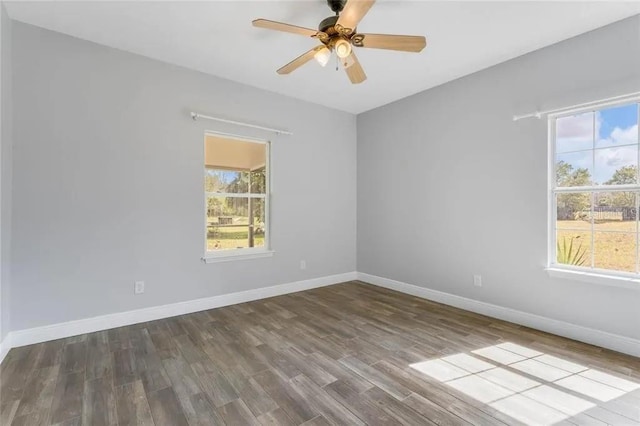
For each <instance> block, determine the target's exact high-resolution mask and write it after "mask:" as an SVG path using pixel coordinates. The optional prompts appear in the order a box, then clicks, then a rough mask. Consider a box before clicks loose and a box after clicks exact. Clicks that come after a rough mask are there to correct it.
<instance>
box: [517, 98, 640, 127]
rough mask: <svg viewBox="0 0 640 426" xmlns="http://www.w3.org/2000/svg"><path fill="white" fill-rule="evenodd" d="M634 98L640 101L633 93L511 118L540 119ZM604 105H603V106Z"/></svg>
mask: <svg viewBox="0 0 640 426" xmlns="http://www.w3.org/2000/svg"><path fill="white" fill-rule="evenodd" d="M635 98H639V99H640V92H633V93H628V94H626V95H620V96H613V97H611V98H607V99H602V100H599V101H592V102H585V103H583V104H577V105H571V106H568V107H563V108H556V109H548V110H546V111H536V112H531V113H529V114H522V115H514V116H513V121H519V120H523V119H525V118H542V117H543V116H545V115H549V114H557V113H562V112H572V111H574V110H580V109H583V108H588V107H590V106H596V105H597V106H605V105H606V104H607V103H611V104H613V103H617V102H620V101H624V100H626V99H628V100H634V99H635ZM603 104H605V105H603Z"/></svg>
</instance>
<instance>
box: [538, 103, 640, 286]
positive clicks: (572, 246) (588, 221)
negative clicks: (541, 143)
mask: <svg viewBox="0 0 640 426" xmlns="http://www.w3.org/2000/svg"><path fill="white" fill-rule="evenodd" d="M639 116H640V104H639V103H638V101H634V102H627V103H624V104H620V105H614V106H603V107H601V108H598V107H595V108H591V109H590V110H589V111H581V112H578V113H574V114H571V115H559V116H555V117H550V118H549V126H550V137H551V150H550V154H551V155H552V164H553V167H551V170H550V171H551V173H552V176H551V177H550V185H551V188H550V208H551V210H550V216H551V221H550V236H549V239H550V244H549V264H550V266H552V267H561V268H567V269H577V270H587V271H588V270H593V271H597V272H598V273H602V272H606V273H609V274H614V275H625V276H628V275H633V276H638V275H640V252H639V249H640V247H639V246H640V244H639V240H640V230H639V226H638V207H639V204H640V177H639V174H638V166H639V158H640V150H639V140H640V138H639V137H638V122H639V121H640V119H639Z"/></svg>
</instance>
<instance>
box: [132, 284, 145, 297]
mask: <svg viewBox="0 0 640 426" xmlns="http://www.w3.org/2000/svg"><path fill="white" fill-rule="evenodd" d="M142 293H144V281H136V282H135V284H134V285H133V294H142Z"/></svg>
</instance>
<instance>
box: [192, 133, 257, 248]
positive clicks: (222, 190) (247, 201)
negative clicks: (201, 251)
mask: <svg viewBox="0 0 640 426" xmlns="http://www.w3.org/2000/svg"><path fill="white" fill-rule="evenodd" d="M268 163H269V143H268V142H265V141H255V140H244V139H237V138H235V137H229V136H226V135H217V134H209V133H208V134H207V135H206V136H205V167H204V191H205V252H206V253H207V255H213V256H218V255H231V254H234V255H235V254H244V253H250V252H259V251H265V250H267V249H268V248H269V240H268V236H269V226H268V225H269V220H268V214H269V188H268V186H269V164H268Z"/></svg>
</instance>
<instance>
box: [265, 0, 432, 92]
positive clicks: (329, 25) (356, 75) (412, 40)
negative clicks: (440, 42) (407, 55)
mask: <svg viewBox="0 0 640 426" xmlns="http://www.w3.org/2000/svg"><path fill="white" fill-rule="evenodd" d="M327 3H328V4H329V7H330V8H331V10H333V11H334V12H335V16H330V17H328V18H326V19H323V20H322V22H320V25H319V26H318V30H314V29H311V28H304V27H298V26H296V25H289V24H284V23H282V22H276V21H269V20H267V19H256V20H255V21H253V26H254V27H259V28H266V29H269V30H276V31H284V32H287V33H293V34H299V35H303V36H307V37H312V38H316V39H318V41H320V42H321V43H322V44H320V45H319V46H316V47H314V48H313V49H311V50H309V51H308V52H306V53H303V54H302V55H300V56H298V57H297V58H296V59H294V60H293V61H291V62H289V63H288V64H287V65H285V66H283V67H282V68H280V69H279V70H278V71H277V72H278V74H289V73H291V72H293V71H295V70H296V69H298V68H300V67H301V66H302V65H304V64H306V63H307V62H309V61H310V60H311V59H315V60H316V61H318V63H319V64H320V65H322V66H323V67H324V66H326V65H327V63H328V62H329V59H331V52H332V51H334V50H335V52H336V56H337V57H338V59H339V60H340V63H341V64H342V66H343V67H344V69H345V71H346V73H347V75H348V76H349V80H351V83H353V84H358V83H362V82H363V81H365V80H366V79H367V76H366V74H365V73H364V70H363V69H362V66H361V65H360V62H359V61H358V57H357V56H356V54H355V52H354V51H353V48H352V46H355V47H368V48H373V49H387V50H400V51H404V52H420V51H422V49H424V48H425V46H426V45H427V41H426V39H425V38H424V37H422V36H407V35H394V34H361V33H358V32H357V29H356V27H357V26H358V23H359V22H360V21H361V20H362V18H363V17H364V15H366V14H367V12H368V11H369V9H371V6H373V4H374V3H375V0H327Z"/></svg>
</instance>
